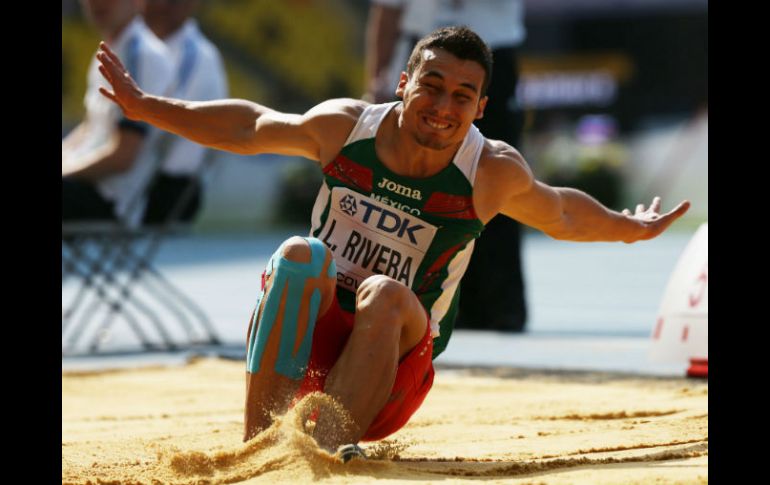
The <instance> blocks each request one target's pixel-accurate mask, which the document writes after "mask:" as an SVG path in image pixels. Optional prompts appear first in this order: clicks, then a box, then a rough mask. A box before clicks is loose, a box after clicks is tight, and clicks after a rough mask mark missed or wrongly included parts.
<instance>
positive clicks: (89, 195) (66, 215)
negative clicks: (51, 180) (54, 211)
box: [61, 177, 115, 222]
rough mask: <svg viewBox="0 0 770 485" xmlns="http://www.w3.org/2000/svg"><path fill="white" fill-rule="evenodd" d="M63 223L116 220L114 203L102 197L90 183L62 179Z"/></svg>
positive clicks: (67, 178) (66, 178) (68, 178)
mask: <svg viewBox="0 0 770 485" xmlns="http://www.w3.org/2000/svg"><path fill="white" fill-rule="evenodd" d="M61 220H62V222H74V221H92V220H108V221H114V220H115V212H114V208H113V204H112V202H110V201H109V200H107V199H105V198H104V197H102V195H101V194H100V193H99V191H98V190H96V187H95V186H94V185H93V184H91V183H90V182H87V181H84V180H77V179H73V178H70V177H62V179H61Z"/></svg>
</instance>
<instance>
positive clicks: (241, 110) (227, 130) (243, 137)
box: [137, 95, 273, 154]
mask: <svg viewBox="0 0 770 485" xmlns="http://www.w3.org/2000/svg"><path fill="white" fill-rule="evenodd" d="M271 111H273V110H271V109H270V108H267V107H265V106H261V105H259V104H256V103H252V102H250V101H245V100H240V99H225V100H216V101H185V100H180V99H171V98H163V97H160V96H152V95H145V96H143V99H142V102H141V109H140V110H138V113H137V116H138V117H139V118H140V119H141V121H145V122H147V123H150V124H152V125H154V126H157V127H158V128H160V129H162V130H165V131H169V132H171V133H175V134H177V135H180V136H183V137H185V138H187V139H189V140H192V141H194V142H196V143H200V144H201V145H205V146H208V147H211V148H216V149H219V150H226V151H230V152H234V153H239V154H254V153H257V152H258V151H259V143H258V140H257V139H256V125H257V120H258V119H259V117H260V116H262V115H263V114H265V113H268V112H271Z"/></svg>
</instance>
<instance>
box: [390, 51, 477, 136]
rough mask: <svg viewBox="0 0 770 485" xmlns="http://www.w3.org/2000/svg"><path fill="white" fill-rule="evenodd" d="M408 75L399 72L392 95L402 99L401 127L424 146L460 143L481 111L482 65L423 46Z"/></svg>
mask: <svg viewBox="0 0 770 485" xmlns="http://www.w3.org/2000/svg"><path fill="white" fill-rule="evenodd" d="M421 56H422V59H421V62H420V64H419V66H418V67H417V68H416V69H415V70H414V72H413V73H412V74H411V75H408V74H407V73H405V72H402V73H401V79H400V80H399V83H398V88H397V89H396V95H397V96H399V97H401V98H402V99H403V101H404V108H403V112H402V113H401V129H403V130H405V131H407V132H408V133H410V134H411V135H412V136H413V137H414V139H415V141H416V142H417V143H418V144H419V145H420V146H423V147H425V148H430V149H433V150H443V149H445V148H449V147H451V146H453V145H457V144H460V143H462V141H463V139H464V138H465V135H466V134H467V133H468V129H469V128H470V126H471V124H472V123H473V121H474V120H476V119H479V118H481V117H482V116H483V115H484V107H485V106H486V104H487V97H486V96H484V97H481V89H482V85H483V83H484V79H485V77H484V76H485V71H484V68H483V67H482V66H481V65H480V64H479V63H477V62H475V61H472V60H463V59H459V58H457V57H455V56H454V55H453V54H451V53H449V52H448V51H446V50H444V49H439V48H426V49H424V50H423V51H422V52H421Z"/></svg>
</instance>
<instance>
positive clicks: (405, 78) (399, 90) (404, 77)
mask: <svg viewBox="0 0 770 485" xmlns="http://www.w3.org/2000/svg"><path fill="white" fill-rule="evenodd" d="M408 83H409V74H407V73H406V71H401V76H399V78H398V86H397V87H396V96H398V97H399V98H401V99H404V91H405V90H406V85H407V84H408Z"/></svg>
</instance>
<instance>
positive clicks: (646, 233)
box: [622, 197, 690, 242]
mask: <svg viewBox="0 0 770 485" xmlns="http://www.w3.org/2000/svg"><path fill="white" fill-rule="evenodd" d="M689 208H690V202H689V201H687V200H685V201H683V202H682V203H680V204H679V205H678V206H676V207H675V208H674V209H672V210H671V211H669V212H667V213H665V214H661V213H660V197H655V198H654V199H652V204H650V207H649V208H648V209H645V208H644V204H638V205H637V206H636V212H635V213H633V214H632V213H631V211H630V210H628V209H623V212H622V214H623V215H625V216H626V217H628V218H630V219H633V220H634V221H636V222H638V223H640V225H641V233H640V234H639V236H638V237H636V238H635V239H634V241H643V240H647V239H652V238H654V237H657V236H658V235H659V234H660V233H662V232H663V231H665V230H666V229H667V228H668V226H670V225H671V224H672V223H673V222H674V221H675V220H677V219H679V218H680V217H682V216H683V215H684V213H685V212H687V210H688V209H689ZM626 242H633V241H626Z"/></svg>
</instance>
